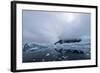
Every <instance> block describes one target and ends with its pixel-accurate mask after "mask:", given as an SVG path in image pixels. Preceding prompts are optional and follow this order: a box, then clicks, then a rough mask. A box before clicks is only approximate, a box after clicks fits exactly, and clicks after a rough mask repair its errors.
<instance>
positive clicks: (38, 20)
mask: <svg viewBox="0 0 100 73" xmlns="http://www.w3.org/2000/svg"><path fill="white" fill-rule="evenodd" d="M90 16H91V15H90V14H89V13H74V12H46V11H27V10H23V29H22V31H23V37H22V38H23V43H27V42H38V43H50V44H53V43H55V42H57V41H58V40H60V39H72V38H83V37H90V27H91V26H90V22H91V21H90V18H91V17H90Z"/></svg>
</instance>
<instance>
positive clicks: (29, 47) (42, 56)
mask: <svg viewBox="0 0 100 73" xmlns="http://www.w3.org/2000/svg"><path fill="white" fill-rule="evenodd" d="M88 59H91V44H90V41H89V40H88V41H82V42H79V43H64V44H57V45H53V46H52V47H51V46H44V45H41V44H39V45H38V44H35V43H31V44H26V47H25V48H23V60H22V61H23V63H28V62H48V61H70V60H88Z"/></svg>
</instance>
